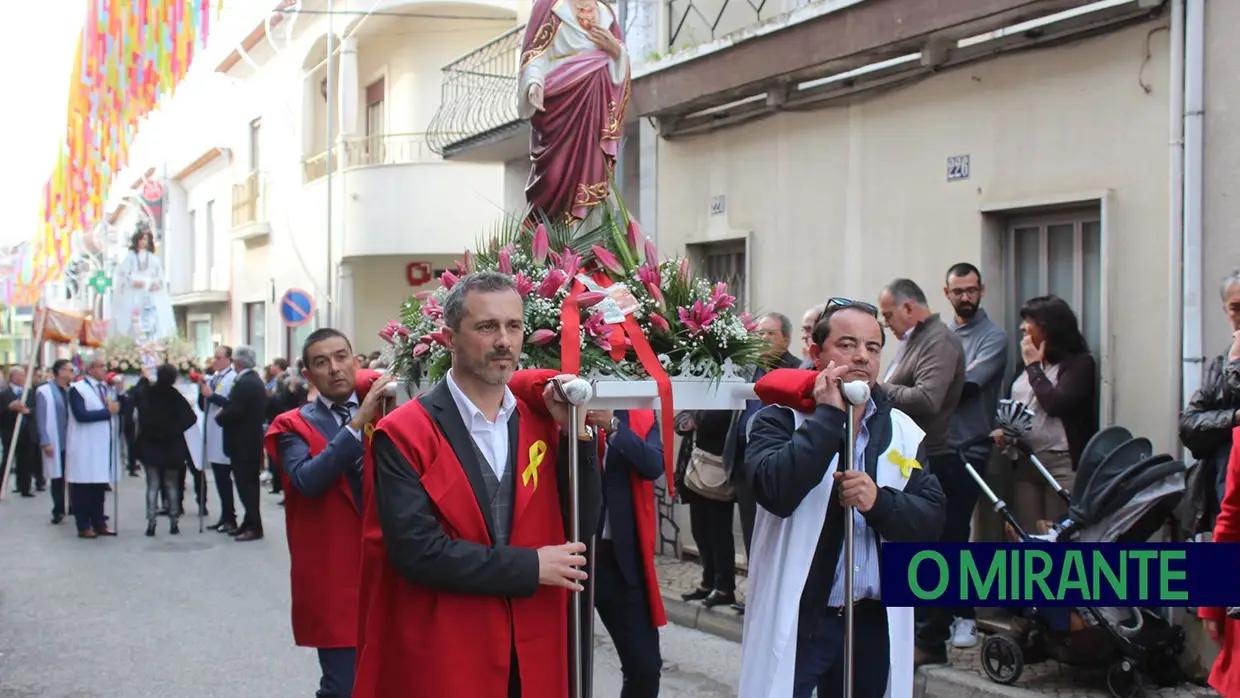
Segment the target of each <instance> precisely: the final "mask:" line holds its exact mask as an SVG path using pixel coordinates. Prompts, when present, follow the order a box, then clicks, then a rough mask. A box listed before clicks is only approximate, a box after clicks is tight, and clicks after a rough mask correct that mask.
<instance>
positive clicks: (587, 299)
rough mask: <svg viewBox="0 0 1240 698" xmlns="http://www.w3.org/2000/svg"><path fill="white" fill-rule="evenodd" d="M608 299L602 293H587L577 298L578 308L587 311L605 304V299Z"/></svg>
mask: <svg viewBox="0 0 1240 698" xmlns="http://www.w3.org/2000/svg"><path fill="white" fill-rule="evenodd" d="M606 297H607V294H606V293H602V292H600V291H586V292H585V293H582V294H581V295H579V296H577V307H578V308H581V309H582V310H585V309H586V308H589V307H591V306H595V305H598V304H599V303H601V302H603V299H604V298H606Z"/></svg>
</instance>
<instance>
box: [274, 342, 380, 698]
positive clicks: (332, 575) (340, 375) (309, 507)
mask: <svg viewBox="0 0 1240 698" xmlns="http://www.w3.org/2000/svg"><path fill="white" fill-rule="evenodd" d="M301 360H302V366H303V367H304V368H303V369H302V376H304V377H305V378H306V380H307V381H309V382H310V383H311V384H313V385H314V387H315V388H316V389H317V391H318V397H317V398H315V399H314V400H313V401H312V402H309V403H307V404H306V405H303V406H302V407H300V408H298V409H294V410H289V411H288V412H285V413H283V414H281V415H280V416H278V417H276V419H275V421H273V422H272V424H271V427H270V428H269V429H268V430H267V436H266V439H265V446H266V448H267V453H268V454H269V455H270V456H271V459H272V460H273V461H274V462H276V463H278V464H280V466H281V467H280V473H281V478H283V479H284V481H285V482H284V484H285V490H286V494H285V498H284V519H285V522H286V524H287V525H286V528H287V533H288V552H289V562H290V564H291V568H292V569H291V574H290V577H291V580H292V599H293V640H294V641H295V642H296V643H297V645H298V646H299V647H314V648H317V649H318V654H319V665H320V667H321V668H322V672H323V673H322V678H321V679H320V681H319V690H318V693H317V695H318V697H319V698H349V696H350V695H351V694H352V692H353V668H354V664H355V663H356V647H357V613H358V605H357V599H358V585H359V580H360V578H361V561H362V457H363V454H364V452H365V438H366V435H365V433H364V432H365V431H366V430H368V429H370V428H373V422H374V420H375V417H376V416H378V413H379V407H380V406H381V405H382V402H383V393H384V390H383V389H384V387H385V386H386V385H387V383H388V380H389V377H383V378H380V376H379V374H378V373H375V372H374V371H359V370H358V364H357V359H356V358H355V357H354V356H353V347H352V346H351V345H350V343H349V339H348V338H347V337H345V336H344V334H342V333H341V332H339V331H337V330H334V329H331V328H323V329H319V330H315V331H314V332H312V333H311V334H310V336H309V337H307V338H306V342H305V345H304V347H303V348H302V351H301Z"/></svg>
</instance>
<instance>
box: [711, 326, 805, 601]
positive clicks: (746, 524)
mask: <svg viewBox="0 0 1240 698" xmlns="http://www.w3.org/2000/svg"><path fill="white" fill-rule="evenodd" d="M757 332H758V336H759V337H761V338H762V339H764V340H766V341H767V342H769V343H770V345H771V348H770V350H768V351H767V356H768V357H769V358H771V359H773V360H774V361H775V362H776V364H775V367H776V368H797V367H798V366H800V364H801V361H800V359H798V358H797V357H796V356H793V355H792V353H791V352H789V351H788V345H789V343H790V342H791V340H792V321H791V320H789V319H788V317H787V316H785V315H782V314H780V313H768V314H766V315H763V316H762V317H760V318H758V328H757ZM764 375H766V369H762V368H759V369H758V370H757V371H756V372H755V373H754V376H753V379H754V382H757V381H758V380H759V379H761V378H762V376H764ZM761 408H762V401H761V400H748V401H746V403H745V409H744V410H742V411H739V412H736V413H735V414H734V415H733V417H732V426H731V428H729V429H728V436H727V440H726V441H725V442H724V444H723V466H724V468H725V469H726V470H727V471H728V474H729V476H730V477H731V479H732V483H733V485H734V486H735V487H736V506H737V508H738V509H739V510H740V514H741V537H742V539H743V540H744V542H745V556H746V557H748V556H749V544H750V543H751V542H752V540H753V519H754V515H755V513H756V511H757V505H756V504H754V499H753V491H752V490H750V488H749V484H748V483H747V482H746V481H745V477H744V475H743V468H742V467H741V466H740V465H739V464H738V461H740V460H743V459H744V458H745V446H746V439H745V431H746V430H747V429H748V428H749V422H750V420H752V419H753V416H754V415H755V414H757V413H758V410H760V409H761ZM732 608H734V609H736V610H737V611H739V612H740V613H744V612H745V604H743V603H737V604H733V605H732Z"/></svg>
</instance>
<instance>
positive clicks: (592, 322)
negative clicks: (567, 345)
mask: <svg viewBox="0 0 1240 698" xmlns="http://www.w3.org/2000/svg"><path fill="white" fill-rule="evenodd" d="M581 329H582V331H583V332H585V333H586V334H588V335H589V336H590V338H591V339H593V340H594V343H595V344H597V345H598V347H599V348H600V349H602V350H603V351H611V342H609V341H607V337H608V336H609V335H611V331H610V330H608V329H607V323H606V322H604V321H603V313H601V312H598V313H595V314H593V315H591V316H590V318H589V319H588V320H586V323H585V325H583V326H582V328H581Z"/></svg>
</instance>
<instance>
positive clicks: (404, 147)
mask: <svg viewBox="0 0 1240 698" xmlns="http://www.w3.org/2000/svg"><path fill="white" fill-rule="evenodd" d="M429 141H430V134H426V133H383V134H378V135H374V136H365V137H363V138H355V139H350V140H349V141H348V142H346V143H342V144H338V145H336V147H334V148H332V150H331V152H330V153H327V152H323V153H319V154H318V155H313V156H311V157H308V158H306V159H305V160H303V161H302V177H303V181H304V182H306V183H309V182H313V181H315V180H317V179H322V178H323V177H326V176H327V173H328V171H329V169H337V168H343V169H350V168H354V167H374V166H378V165H409V164H413V163H419V162H437V161H439V160H441V159H442V158H440V156H439V153H438V152H436V151H435V150H434V149H433V148H432V147H431V145H430V143H429Z"/></svg>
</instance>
